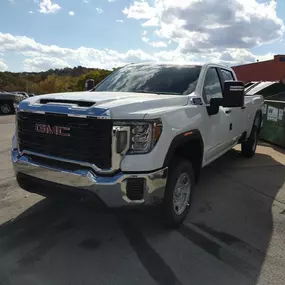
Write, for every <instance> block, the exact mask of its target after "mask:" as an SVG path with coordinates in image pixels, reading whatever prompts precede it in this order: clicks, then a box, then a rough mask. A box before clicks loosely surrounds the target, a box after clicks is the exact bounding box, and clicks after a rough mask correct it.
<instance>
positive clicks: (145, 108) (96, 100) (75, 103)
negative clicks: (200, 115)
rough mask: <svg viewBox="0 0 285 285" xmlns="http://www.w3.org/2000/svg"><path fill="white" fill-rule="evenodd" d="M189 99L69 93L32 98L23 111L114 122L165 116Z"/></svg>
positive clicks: (122, 94) (170, 96)
mask: <svg viewBox="0 0 285 285" xmlns="http://www.w3.org/2000/svg"><path fill="white" fill-rule="evenodd" d="M187 102H188V97H187V96H183V95H157V94H152V93H151V94H149V93H131V92H90V91H84V92H69V93H56V94H48V95H42V96H37V97H31V98H29V99H26V100H24V101H23V102H22V103H21V104H20V106H19V108H20V109H30V110H32V109H34V110H36V111H39V112H40V111H44V112H47V111H54V112H59V113H71V114H81V115H93V116H94V115H95V116H108V117H111V118H112V119H132V118H137V119H142V118H144V116H145V115H146V114H147V113H149V112H151V111H152V110H155V113H156V114H157V113H160V112H161V113H163V112H164V111H165V110H168V109H169V108H173V107H175V106H176V107H177V106H184V105H186V104H187Z"/></svg>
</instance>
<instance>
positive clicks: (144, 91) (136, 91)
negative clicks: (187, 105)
mask: <svg viewBox="0 0 285 285" xmlns="http://www.w3.org/2000/svg"><path fill="white" fill-rule="evenodd" d="M130 92H133V93H149V94H157V95H161V94H165V95H181V94H180V93H175V92H160V91H159V92H154V91H146V90H134V91H130Z"/></svg>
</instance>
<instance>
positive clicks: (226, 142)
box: [203, 67, 231, 164]
mask: <svg viewBox="0 0 285 285" xmlns="http://www.w3.org/2000/svg"><path fill="white" fill-rule="evenodd" d="M221 82H222V81H221V79H220V77H219V74H218V70H217V68H215V67H209V68H208V70H207V72H206V76H205V80H204V85H203V99H204V101H205V104H206V106H207V105H209V104H210V100H211V99H212V98H223V88H222V85H221V84H222V83H221ZM230 117H231V112H230V110H229V109H228V108H224V107H220V108H219V113H218V114H215V115H209V114H208V116H207V119H206V122H207V124H208V128H207V129H208V136H207V142H206V149H205V151H206V158H205V163H206V164H208V163H210V162H211V161H213V160H215V159H216V158H217V157H219V156H220V155H222V154H223V153H224V152H226V151H227V150H228V148H229V146H230V140H231V138H230V124H231V121H230Z"/></svg>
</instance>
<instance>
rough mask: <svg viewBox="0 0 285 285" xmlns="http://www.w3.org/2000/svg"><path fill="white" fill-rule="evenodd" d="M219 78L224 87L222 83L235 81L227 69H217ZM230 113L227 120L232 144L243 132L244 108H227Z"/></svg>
mask: <svg viewBox="0 0 285 285" xmlns="http://www.w3.org/2000/svg"><path fill="white" fill-rule="evenodd" d="M218 71H219V74H220V78H221V80H222V84H223V86H224V82H225V81H227V80H235V78H234V75H233V73H232V72H231V71H230V70H227V69H222V68H219V69H218ZM228 110H229V112H230V116H229V120H230V123H231V125H230V133H229V134H230V137H231V139H232V141H233V144H234V143H235V142H236V141H237V140H238V138H239V136H241V134H242V133H243V132H244V131H245V122H246V117H245V108H241V107H232V108H228Z"/></svg>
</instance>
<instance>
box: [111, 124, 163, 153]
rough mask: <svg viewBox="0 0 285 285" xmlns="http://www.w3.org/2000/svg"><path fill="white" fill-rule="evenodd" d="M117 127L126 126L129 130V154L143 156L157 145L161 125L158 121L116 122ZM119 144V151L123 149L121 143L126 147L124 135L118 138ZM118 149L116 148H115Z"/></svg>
mask: <svg viewBox="0 0 285 285" xmlns="http://www.w3.org/2000/svg"><path fill="white" fill-rule="evenodd" d="M115 125H117V126H122V125H123V126H128V127H129V130H130V136H129V138H130V142H129V150H128V153H129V154H144V153H149V152H150V151H151V150H152V149H153V147H154V146H155V144H156V143H157V141H158V139H159V137H160V135H161V132H162V123H161V121H160V120H154V121H137V122H136V121H131V122H116V123H115ZM118 137H119V138H120V141H121V143H119V142H118V143H119V145H120V147H119V148H120V149H123V145H122V143H124V145H125V146H126V140H125V138H126V135H125V134H123V132H122V135H121V136H118ZM117 149H118V147H117Z"/></svg>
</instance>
